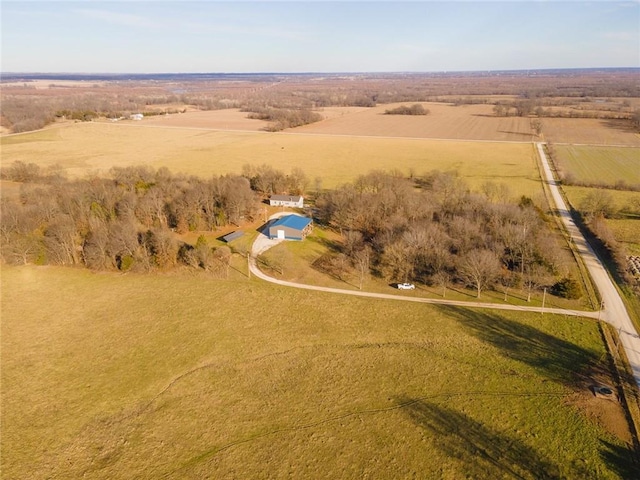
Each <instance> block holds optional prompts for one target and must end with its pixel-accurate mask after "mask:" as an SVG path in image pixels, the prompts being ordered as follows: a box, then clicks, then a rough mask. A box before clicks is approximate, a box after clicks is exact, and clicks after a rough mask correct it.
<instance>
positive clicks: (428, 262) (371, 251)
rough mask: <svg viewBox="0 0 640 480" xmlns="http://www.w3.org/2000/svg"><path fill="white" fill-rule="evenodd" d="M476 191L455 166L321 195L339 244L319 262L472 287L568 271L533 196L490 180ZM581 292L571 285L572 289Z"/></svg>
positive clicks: (367, 179)
mask: <svg viewBox="0 0 640 480" xmlns="http://www.w3.org/2000/svg"><path fill="white" fill-rule="evenodd" d="M482 190H483V191H482V193H474V192H472V191H471V190H470V189H469V188H468V186H467V185H466V184H465V182H464V181H463V180H461V179H460V178H459V177H457V176H456V174H454V173H450V172H445V173H442V172H432V173H430V174H428V175H426V176H424V177H420V178H415V179H406V178H402V177H400V176H393V175H389V174H385V173H381V172H372V173H370V174H368V175H364V176H361V177H360V178H359V179H358V180H357V181H356V182H354V183H353V184H350V185H346V186H344V187H342V188H340V189H337V190H335V191H331V192H327V193H325V194H323V195H322V196H320V198H318V200H317V202H316V207H317V217H318V218H317V220H318V222H320V223H321V224H324V225H327V226H330V227H332V228H335V229H337V230H339V231H340V232H341V233H342V235H343V238H344V244H343V246H342V248H341V249H340V251H338V252H333V253H330V254H328V255H327V256H326V257H325V258H323V259H321V261H319V262H318V267H319V268H322V269H324V270H325V271H327V272H328V273H331V274H333V275H335V276H337V277H340V276H341V275H342V274H343V273H344V272H345V270H346V268H348V267H350V268H355V269H356V270H357V271H358V272H361V273H362V274H367V273H368V272H369V270H371V272H373V273H374V274H376V275H380V276H382V277H383V278H385V279H387V280H389V281H396V282H406V281H409V280H412V281H417V282H423V283H427V284H431V285H439V286H441V287H442V289H443V294H444V293H446V288H447V285H449V284H450V283H452V282H457V283H460V284H463V285H466V286H470V287H473V288H475V290H476V292H477V296H480V295H481V292H482V291H483V290H485V289H486V288H491V287H493V286H495V285H496V284H500V285H501V286H502V287H503V288H510V287H519V288H522V287H525V288H526V289H527V290H528V292H529V293H530V292H531V291H532V290H534V289H536V288H538V287H544V286H547V287H553V286H554V285H556V283H557V280H558V278H559V277H567V278H568V275H569V269H568V263H567V258H566V257H565V254H564V252H563V250H562V249H561V248H560V247H559V244H558V243H557V241H556V240H555V239H554V237H553V235H550V232H549V227H548V226H547V225H546V224H545V221H544V214H543V212H542V211H541V210H540V209H538V208H536V207H535V206H534V205H533V202H532V200H531V199H530V198H528V197H522V198H521V199H520V201H519V203H518V204H515V203H512V202H511V201H510V196H509V191H508V188H507V187H506V186H505V185H504V184H501V185H498V184H495V183H492V182H487V183H486V184H485V185H484V186H483V188H482ZM580 295H581V293H580V292H579V289H578V291H573V292H572V296H574V297H576V296H577V297H579V296H580Z"/></svg>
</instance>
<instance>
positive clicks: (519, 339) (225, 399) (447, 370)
mask: <svg viewBox="0 0 640 480" xmlns="http://www.w3.org/2000/svg"><path fill="white" fill-rule="evenodd" d="M1 281H2V291H1V293H2V337H1V338H2V440H1V441H2V476H3V478H6V479H21V478H33V479H39V478H81V477H87V478H104V479H120V478H122V479H125V478H126V479H129V478H176V479H178V478H180V479H182V478H363V477H367V476H369V477H375V478H448V479H458V478H513V477H517V478H531V479H534V478H536V479H537V478H599V479H600V478H602V479H607V478H630V475H631V474H632V472H633V470H632V468H633V467H632V465H631V464H630V451H629V447H628V446H627V444H626V443H625V442H626V441H628V440H629V438H628V431H626V430H625V427H624V420H623V419H622V420H621V418H622V417H621V412H620V407H619V406H618V405H617V404H616V403H614V402H610V401H606V400H600V399H596V398H595V397H593V395H591V393H590V392H589V391H588V390H587V388H586V386H587V385H588V384H590V382H591V381H593V379H594V378H597V379H600V380H602V381H608V376H607V372H606V368H607V361H606V355H605V350H604V346H603V343H602V339H601V336H600V333H599V329H598V326H597V324H596V323H595V322H593V321H587V320H581V319H565V318H563V317H557V316H552V315H545V316H541V315H539V314H524V313H495V312H490V311H481V310H480V311H471V310H466V309H461V308H444V307H440V308H437V307H433V306H428V305H416V304H412V303H406V304H405V303H401V302H393V301H382V300H381V301H374V300H371V299H358V298H351V297H349V298H346V297H342V296H336V295H332V294H324V293H317V292H309V291H301V290H296V289H289V288H285V287H277V286H274V285H271V284H266V283H264V282H261V281H258V280H256V279H253V280H248V279H245V280H242V279H241V278H238V279H236V280H234V281H224V280H215V279H211V278H209V277H207V276H205V275H195V274H186V273H174V274H171V275H168V274H167V275H160V274H157V275H136V274H127V275H116V274H109V273H106V274H96V273H92V272H89V271H87V270H80V269H64V268H56V267H32V266H27V267H20V268H16V267H4V268H3V271H2V278H1ZM616 425H617V427H616ZM605 426H606V428H605ZM625 432H626V433H625Z"/></svg>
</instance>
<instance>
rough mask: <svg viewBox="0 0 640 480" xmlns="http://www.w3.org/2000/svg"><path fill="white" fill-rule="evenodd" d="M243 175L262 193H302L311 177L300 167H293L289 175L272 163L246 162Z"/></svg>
mask: <svg viewBox="0 0 640 480" xmlns="http://www.w3.org/2000/svg"><path fill="white" fill-rule="evenodd" d="M242 176H243V177H245V178H247V179H248V180H249V183H250V185H251V188H252V189H253V190H255V191H256V192H258V193H260V194H262V195H265V196H266V195H273V194H287V195H302V194H303V193H304V192H305V190H306V188H307V186H308V185H309V179H308V178H307V175H306V174H305V173H304V171H303V170H302V169H301V168H300V167H293V168H292V169H291V173H290V174H289V175H285V173H284V172H282V171H281V170H278V169H275V168H273V167H272V166H270V165H267V164H262V165H257V166H256V165H251V164H245V165H243V167H242Z"/></svg>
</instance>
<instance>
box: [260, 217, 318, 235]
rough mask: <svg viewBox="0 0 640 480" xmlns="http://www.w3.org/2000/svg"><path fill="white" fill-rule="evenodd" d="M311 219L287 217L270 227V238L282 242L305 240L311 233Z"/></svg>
mask: <svg viewBox="0 0 640 480" xmlns="http://www.w3.org/2000/svg"><path fill="white" fill-rule="evenodd" d="M312 229H313V223H312V221H311V219H310V218H308V217H303V216H300V215H285V216H284V217H280V218H279V219H277V220H276V221H275V222H273V223H272V224H271V225H269V238H271V239H276V238H277V239H282V240H304V238H305V237H306V236H307V235H309V233H311V230H312Z"/></svg>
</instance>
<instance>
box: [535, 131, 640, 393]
mask: <svg viewBox="0 0 640 480" xmlns="http://www.w3.org/2000/svg"><path fill="white" fill-rule="evenodd" d="M536 145H537V147H538V154H539V155H540V160H541V161H542V169H543V171H544V176H545V177H546V178H545V180H546V182H547V184H548V185H549V189H550V190H551V195H552V196H553V201H554V203H555V204H556V209H557V211H558V213H559V214H560V217H561V218H562V221H563V222H564V224H565V226H566V228H567V231H568V232H569V234H570V235H571V241H572V242H573V243H574V244H575V245H576V247H577V248H578V252H579V253H580V256H581V257H582V259H583V260H584V263H585V265H586V267H587V269H588V270H589V274H590V275H591V278H592V279H593V282H594V283H595V285H596V287H597V289H598V291H599V292H600V296H601V298H602V303H603V310H602V312H601V314H602V316H601V318H602V320H604V321H606V322H607V323H609V324H610V325H613V326H614V327H615V328H616V329H617V330H618V334H619V335H620V340H621V342H622V346H623V347H624V351H625V353H626V354H627V358H628V359H629V364H630V365H631V369H632V371H633V377H634V378H635V380H636V384H637V385H638V387H639V388H640V337H638V332H636V329H635V327H634V326H633V323H632V322H631V318H630V317H629V314H628V313H627V309H626V307H625V306H624V303H623V302H622V298H621V297H620V294H619V293H618V290H617V289H616V287H615V285H614V283H613V281H612V280H611V278H610V277H609V274H608V273H607V271H606V269H605V268H604V266H603V264H602V262H601V261H600V259H599V258H598V257H597V255H596V254H595V252H594V251H593V249H592V248H591V245H589V243H588V242H587V241H586V240H585V238H584V236H583V235H582V232H580V230H579V229H578V227H577V226H576V224H575V223H574V221H573V218H571V215H570V214H569V210H568V209H567V205H566V203H565V202H564V199H563V198H562V195H560V188H559V187H558V184H557V182H556V181H555V179H554V178H553V174H552V172H551V168H550V167H549V162H548V160H547V156H546V155H545V153H544V149H543V144H542V143H537V144H536Z"/></svg>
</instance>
